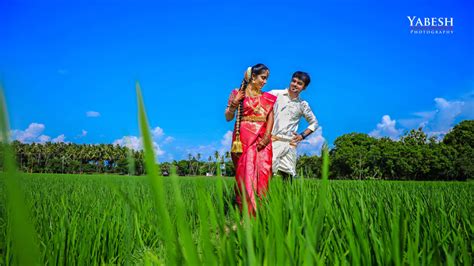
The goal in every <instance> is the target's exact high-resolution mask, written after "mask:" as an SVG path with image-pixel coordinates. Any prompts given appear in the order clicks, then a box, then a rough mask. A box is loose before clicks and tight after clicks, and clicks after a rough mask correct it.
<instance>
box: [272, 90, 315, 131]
mask: <svg viewBox="0 0 474 266" xmlns="http://www.w3.org/2000/svg"><path fill="white" fill-rule="evenodd" d="M268 93H270V94H272V95H275V96H277V100H276V102H275V105H274V107H273V113H274V118H275V119H274V122H273V130H272V135H274V136H280V137H284V136H286V137H293V133H292V132H297V133H298V124H299V122H300V118H301V117H302V116H303V117H304V118H305V119H306V121H307V122H308V124H309V125H308V129H310V130H311V131H313V132H314V131H316V129H317V128H318V120H317V119H316V116H315V115H314V113H313V111H312V110H311V107H310V106H309V104H308V102H307V101H304V100H302V99H301V98H300V97H297V98H295V99H291V98H290V94H289V92H288V89H284V90H271V91H269V92H268Z"/></svg>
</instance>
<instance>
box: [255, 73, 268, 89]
mask: <svg viewBox="0 0 474 266" xmlns="http://www.w3.org/2000/svg"><path fill="white" fill-rule="evenodd" d="M269 75H270V72H269V71H268V70H265V71H264V72H263V73H262V74H260V75H253V86H254V88H255V89H258V90H260V89H262V88H263V86H265V84H267V80H268V76H269Z"/></svg>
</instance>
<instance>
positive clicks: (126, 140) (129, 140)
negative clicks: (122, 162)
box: [112, 136, 165, 156]
mask: <svg viewBox="0 0 474 266" xmlns="http://www.w3.org/2000/svg"><path fill="white" fill-rule="evenodd" d="M112 144H114V145H120V146H122V147H128V148H131V149H134V150H136V151H139V150H143V140H142V138H139V137H136V136H124V137H122V138H121V139H116V140H114V142H113V143H112ZM153 149H154V151H155V155H156V156H161V155H163V154H165V151H163V150H162V149H161V148H160V145H158V143H156V142H155V141H154V142H153Z"/></svg>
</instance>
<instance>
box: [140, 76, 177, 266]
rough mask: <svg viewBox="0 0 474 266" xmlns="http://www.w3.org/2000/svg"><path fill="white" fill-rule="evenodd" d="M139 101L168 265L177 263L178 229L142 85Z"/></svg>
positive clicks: (142, 129)
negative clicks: (151, 132)
mask: <svg viewBox="0 0 474 266" xmlns="http://www.w3.org/2000/svg"><path fill="white" fill-rule="evenodd" d="M135 89H136V93H137V101H138V121H139V123H140V132H141V135H142V138H143V147H144V150H145V167H146V172H147V177H148V180H149V181H150V184H151V187H152V192H153V197H154V200H155V204H156V208H157V211H158V214H159V219H160V224H159V226H161V227H162V228H161V230H160V232H161V233H162V237H163V243H164V244H165V249H166V255H167V263H168V264H175V263H177V255H176V250H177V238H176V228H175V227H174V226H173V224H172V223H171V219H170V215H169V212H168V209H167V207H166V202H165V199H166V197H165V190H164V186H163V178H162V177H161V176H159V169H158V167H157V164H156V162H155V153H154V150H153V142H152V138H151V134H150V127H149V125H148V119H147V116H146V111H145V105H144V103H143V98H142V93H141V89H140V84H139V83H138V81H137V83H136V86H135Z"/></svg>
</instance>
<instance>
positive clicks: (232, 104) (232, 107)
mask: <svg viewBox="0 0 474 266" xmlns="http://www.w3.org/2000/svg"><path fill="white" fill-rule="evenodd" d="M243 98H244V93H243V92H242V91H240V90H239V91H238V92H237V93H234V92H232V93H231V94H230V97H229V101H228V104H227V108H226V109H225V112H224V114H225V120H226V121H231V120H232V119H234V115H235V111H236V110H237V108H238V107H239V104H240V101H241V100H242V99H243Z"/></svg>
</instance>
